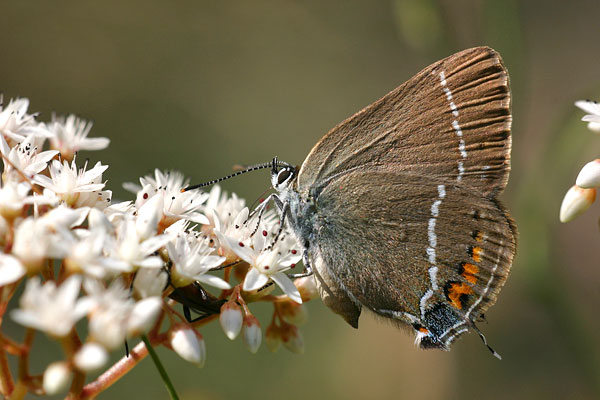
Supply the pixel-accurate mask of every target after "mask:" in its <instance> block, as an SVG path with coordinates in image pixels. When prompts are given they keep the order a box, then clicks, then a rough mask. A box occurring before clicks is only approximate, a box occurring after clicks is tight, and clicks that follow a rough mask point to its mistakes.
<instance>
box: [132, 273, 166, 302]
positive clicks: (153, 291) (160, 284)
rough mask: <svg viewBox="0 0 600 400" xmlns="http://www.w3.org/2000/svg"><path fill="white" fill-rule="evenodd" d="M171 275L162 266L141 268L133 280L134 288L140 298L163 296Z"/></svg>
mask: <svg viewBox="0 0 600 400" xmlns="http://www.w3.org/2000/svg"><path fill="white" fill-rule="evenodd" d="M168 280H169V275H168V274H167V272H166V271H165V270H164V269H162V268H140V269H138V271H137V273H136V274H135V279H134V280H133V290H134V292H135V294H136V295H137V296H139V297H140V298H146V297H152V296H161V295H162V292H163V290H164V289H165V287H166V286H167V282H168Z"/></svg>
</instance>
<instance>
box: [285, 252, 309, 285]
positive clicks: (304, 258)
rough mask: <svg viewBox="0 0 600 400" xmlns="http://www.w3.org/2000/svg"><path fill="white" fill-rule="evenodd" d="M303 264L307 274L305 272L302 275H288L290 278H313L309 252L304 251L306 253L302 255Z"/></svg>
mask: <svg viewBox="0 0 600 400" xmlns="http://www.w3.org/2000/svg"><path fill="white" fill-rule="evenodd" d="M302 263H303V264H304V269H305V270H306V272H303V273H301V274H290V275H288V278H291V279H296V278H304V277H305V276H311V275H312V274H313V270H312V266H311V265H310V261H309V260H308V251H306V249H304V252H303V253H302Z"/></svg>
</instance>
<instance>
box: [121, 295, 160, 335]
mask: <svg viewBox="0 0 600 400" xmlns="http://www.w3.org/2000/svg"><path fill="white" fill-rule="evenodd" d="M162 303H163V302H162V298H161V297H158V296H157V297H148V298H146V299H143V300H140V301H138V302H137V303H135V306H133V310H131V314H130V315H129V319H128V320H127V335H128V336H129V337H135V336H139V335H142V334H144V333H147V332H148V331H149V330H150V329H152V327H153V326H154V323H155V322H156V319H157V318H158V316H159V314H160V311H161V309H162Z"/></svg>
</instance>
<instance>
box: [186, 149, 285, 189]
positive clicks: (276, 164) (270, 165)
mask: <svg viewBox="0 0 600 400" xmlns="http://www.w3.org/2000/svg"><path fill="white" fill-rule="evenodd" d="M289 166H290V164H288V163H285V162H283V161H279V160H277V157H275V158H273V160H272V161H269V162H266V163H262V164H257V165H252V166H250V167H248V168H246V169H243V170H241V171H237V172H234V173H233V174H230V175H227V176H224V177H222V178H218V179H213V180H212V181H208V182H204V183H199V184H197V185H192V186H188V187H186V188H183V189H181V192H182V193H183V192H187V191H188V190H193V189H199V188H203V187H206V186H210V185H214V184H215V183H219V182H222V181H224V180H227V179H230V178H233V177H234V176H238V175H242V174H245V173H246V172H252V171H258V170H259V169H265V168H272V169H277V167H289Z"/></svg>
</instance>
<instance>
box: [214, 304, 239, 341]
mask: <svg viewBox="0 0 600 400" xmlns="http://www.w3.org/2000/svg"><path fill="white" fill-rule="evenodd" d="M219 322H221V327H222V328H223V331H224V332H225V335H227V337H228V338H229V339H231V340H233V339H235V338H236V337H237V335H238V334H239V333H240V331H241V330H242V322H243V316H242V308H241V307H240V306H239V305H238V304H237V303H236V302H235V301H228V302H227V303H225V304H223V306H222V307H221V315H219Z"/></svg>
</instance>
